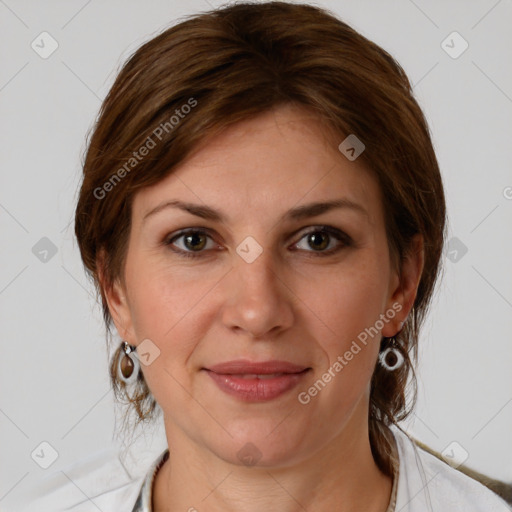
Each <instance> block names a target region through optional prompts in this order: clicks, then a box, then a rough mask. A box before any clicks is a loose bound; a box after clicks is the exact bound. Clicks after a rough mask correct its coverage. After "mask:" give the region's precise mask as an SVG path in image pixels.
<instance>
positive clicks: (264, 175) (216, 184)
mask: <svg viewBox="0 0 512 512" xmlns="http://www.w3.org/2000/svg"><path fill="white" fill-rule="evenodd" d="M338 138H339V140H338ZM338 138H336V136H335V135H334V134H333V133H332V132H330V131H327V130H325V127H324V126H323V125H322V123H321V122H320V120H319V119H318V117H317V116H315V115H314V114H313V113H312V112H311V111H308V110H305V109H302V108H299V107H295V106H285V107H279V108H277V109H274V110H272V111H269V112H266V113H264V114H260V115H258V116H256V117H254V118H251V119H249V120H244V121H240V122H238V123H236V124H234V125H232V126H230V127H229V128H227V129H226V130H224V131H223V132H222V133H221V134H219V135H216V136H215V137H212V138H210V139H207V140H205V141H204V142H203V143H202V144H200V145H199V146H198V147H197V148H196V149H195V150H194V151H193V152H192V153H191V155H189V156H188V158H187V159H186V160H185V161H184V162H182V163H181V164H180V165H179V166H177V167H176V168H175V169H174V170H173V171H172V173H171V174H170V175H169V176H167V177H166V178H164V180H162V181H161V182H159V183H157V184H156V185H153V186H151V187H148V188H146V189H143V190H141V191H140V192H139V193H138V194H137V195H136V197H135V199H134V204H133V208H134V217H140V216H143V215H144V214H145V212H147V211H148V210H150V209H151V208H154V207H155V206H156V205H157V204H158V203H160V202H162V201H166V200H169V199H173V198H179V199H183V200H187V201H193V202H196V203H205V204H208V205H211V206H214V207H218V208H219V209H222V210H227V209H229V208H233V210H234V211H236V212H237V214H238V215H240V214H242V213H249V212H250V213H252V214H254V211H258V212H260V213H263V212H270V211H273V212H275V213H278V212H282V211H283V210H285V209H288V208H291V207H293V206H295V205H297V204H300V203H301V202H312V201H320V200H326V199H327V200H328V199H339V198H341V197H343V198H346V199H349V200H352V201H354V202H358V203H364V204H365V208H366V209H367V210H368V212H369V214H370V216H378V215H379V214H380V192H379V189H378V185H377V182H376V180H375V178H374V177H373V175H372V173H371V172H369V170H368V169H367V168H366V167H365V165H364V164H363V163H362V161H361V160H357V159H356V160H355V161H349V160H348V159H347V158H346V157H345V156H344V155H343V154H342V153H341V152H340V151H339V150H338V145H339V144H340V142H341V141H342V140H343V138H344V137H342V136H340V137H338Z"/></svg>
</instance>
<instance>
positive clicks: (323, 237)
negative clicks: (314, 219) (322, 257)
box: [307, 231, 329, 251]
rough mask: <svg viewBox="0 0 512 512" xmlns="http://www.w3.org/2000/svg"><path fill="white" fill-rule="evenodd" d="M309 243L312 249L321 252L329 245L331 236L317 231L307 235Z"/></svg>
mask: <svg viewBox="0 0 512 512" xmlns="http://www.w3.org/2000/svg"><path fill="white" fill-rule="evenodd" d="M307 236H308V237H309V238H308V243H309V245H310V246H311V247H313V248H315V249H319V250H321V251H322V250H324V249H325V248H326V247H328V245H329V235H328V234H327V233H323V232H321V231H315V232H314V233H310V234H309V235H307Z"/></svg>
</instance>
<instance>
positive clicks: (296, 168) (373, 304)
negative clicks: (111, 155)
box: [105, 105, 423, 512]
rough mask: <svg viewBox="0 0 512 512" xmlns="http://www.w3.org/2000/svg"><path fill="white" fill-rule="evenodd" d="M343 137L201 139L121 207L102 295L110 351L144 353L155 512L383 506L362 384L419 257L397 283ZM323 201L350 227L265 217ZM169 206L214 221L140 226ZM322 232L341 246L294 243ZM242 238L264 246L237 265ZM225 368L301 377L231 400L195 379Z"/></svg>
mask: <svg viewBox="0 0 512 512" xmlns="http://www.w3.org/2000/svg"><path fill="white" fill-rule="evenodd" d="M343 138H344V137H342V138H339V140H333V138H332V137H331V136H330V135H328V132H326V131H325V130H323V128H322V125H321V124H320V123H319V121H318V120H317V119H316V118H315V117H314V116H313V115H312V114H311V113H309V112H308V111H306V110H304V109H301V108H300V107H296V106H290V105H288V106H280V107H278V108H275V109H274V110H273V111H271V112H267V113H265V114H262V115H259V116H257V117H254V118H252V119H250V120H248V121H242V122H239V123H237V125H234V126H232V127H231V128H229V129H228V130H227V131H225V132H223V133H222V134H220V135H217V136H215V137H214V138H211V139H209V140H208V141H206V142H205V143H204V144H203V145H201V146H200V147H199V148H198V149H197V150H196V151H195V152H194V153H193V154H192V155H191V156H190V157H189V158H188V159H187V160H186V161H185V162H183V163H182V164H181V165H180V166H179V167H177V168H176V170H175V171H173V173H172V175H170V176H168V177H167V178H166V179H164V180H163V181H161V182H160V183H158V184H157V185H155V186H152V187H150V188H146V189H143V190H142V191H140V192H138V193H137V195H136V196H135V198H134V202H133V206H132V207H133V216H132V226H131V232H130V239H129V247H128V252H127V259H126V266H125V269H124V270H125V273H124V279H123V281H124V282H117V283H116V284H115V286H114V287H113V288H112V289H110V290H105V291H106V294H107V300H108V304H109V308H110V311H111V313H112V317H113V320H114V323H115V325H116V328H117V330H118V332H119V334H120V336H121V337H122V339H124V340H126V341H128V342H129V343H130V344H132V345H135V346H137V345H138V344H139V343H140V342H141V341H142V340H144V339H146V338H149V339H150V340H151V342H152V343H154V344H155V345H156V346H157V347H158V348H159V350H160V355H159V356H158V357H157V358H156V359H154V361H153V362H152V363H151V364H150V365H148V366H145V365H142V370H143V373H144V377H145V379H146V381H147V383H148V386H149V388H150V390H151V392H152V393H153V395H154V397H155V399H156V400H157V402H158V404H159V405H160V407H161V408H162V410H163V414H164V423H165V430H166V437H167V442H168V446H169V448H170V459H169V460H168V461H167V462H166V463H165V464H164V466H163V467H162V469H161V470H160V471H159V473H158V474H157V477H156V481H155V485H154V491H153V492H154V495H153V506H154V509H155V510H157V511H163V510H169V511H178V510H180V511H185V510H194V509H197V510H198V511H203V510H208V511H223V512H225V511H234V510H237V511H240V510H243V511H247V512H252V511H261V510H279V511H284V512H295V511H304V510H315V511H320V512H321V511H327V510H329V511H331V510H342V511H344V512H350V511H356V510H359V511H360V510H366V511H369V512H372V511H375V512H377V511H379V512H384V511H385V510H386V508H387V506H388V503H389V500H390V495H391V485H392V480H391V478H389V477H387V476H385V475H384V474H382V473H381V472H380V471H379V469H378V468H377V466H376V464H375V462H374V459H373V457H372V454H371V450H370V443H369V437H368V407H369V394H370V379H371V375H372V373H373V370H374V367H375V364H376V362H377V358H378V352H379V342H380V339H381V336H386V337H390V336H393V335H395V334H396V333H397V332H398V331H399V330H400V328H401V322H403V321H405V319H406V317H407V315H408V313H409V311H410V309H411V308H412V305H413V302H414V298H415V296H416V291H417V287H418V283H419V279H420V276H421V272H422V269H423V246H422V239H421V237H419V236H418V237H416V239H415V248H416V250H415V251H412V252H411V254H410V255H409V256H408V257H407V258H406V260H405V262H404V264H403V267H402V269H401V276H399V274H398V272H397V271H396V270H395V269H394V267H393V265H392V263H391V259H390V256H389V248H388V243H387V239H386V234H385V226H384V213H383V201H382V198H381V194H380V190H379V187H378V184H377V181H376V180H375V178H374V177H373V175H372V174H371V173H370V172H369V170H368V169H366V168H365V166H364V164H363V163H362V159H356V160H355V161H349V160H348V159H347V158H345V156H344V155H342V154H341V153H340V151H339V150H338V148H337V147H338V144H339V143H340V142H341V141H342V140H343ZM339 198H348V199H350V200H352V201H354V202H356V203H358V204H359V205H361V206H362V207H363V208H364V209H365V210H366V214H364V213H360V212H358V211H357V210H355V209H349V208H339V209H332V210H330V211H327V212H324V213H322V214H320V215H317V216H314V217H309V218H306V219H302V220H296V221H281V220H280V218H281V216H282V215H283V214H284V213H285V212H287V211H288V210H290V209H292V208H295V207H297V206H300V205H304V204H308V203H312V202H317V201H328V200H332V199H339ZM171 199H177V200H181V201H187V202H191V203H195V204H199V205H207V206H209V207H211V208H214V209H215V210H219V211H221V212H222V213H223V214H224V215H225V217H226V218H225V220H224V221H223V222H219V221H214V220H207V219H203V218H199V217H197V216H195V215H192V214H191V213H189V212H185V211H183V210H181V209H178V208H166V209H163V210H161V211H160V212H159V213H155V214H153V215H150V216H148V217H147V218H146V219H145V220H143V217H144V216H145V215H146V214H147V213H148V212H149V211H150V210H152V209H153V208H155V207H156V206H158V205H159V204H160V203H162V202H165V201H167V200H171ZM321 226H331V227H333V228H335V229H338V230H341V231H342V232H344V233H346V234H347V235H349V236H350V237H351V239H352V242H351V243H348V244H347V243H344V242H343V241H338V240H337V239H336V238H335V237H334V236H329V235H326V238H325V239H323V238H322V236H321V233H317V235H316V236H317V238H316V239H313V240H311V237H308V236H306V235H307V233H309V232H311V231H315V232H317V231H316V230H317V229H318V228H319V227H321ZM200 227H202V228H208V229H209V230H210V232H209V233H208V236H203V237H201V236H199V238H197V236H196V238H195V239H192V240H189V241H188V243H187V239H186V237H181V238H177V239H174V242H173V244H174V245H165V242H166V241H168V240H170V239H171V238H173V237H174V236H176V234H177V232H178V231H179V230H182V229H186V228H200ZM248 236H251V237H253V238H254V239H255V240H256V241H257V243H258V244H259V245H260V246H261V247H262V249H263V252H262V253H261V254H260V255H259V257H258V258H256V260H255V261H253V262H252V263H248V262H247V261H245V260H244V259H243V258H241V257H240V256H239V255H238V253H237V252H236V248H237V247H238V246H239V244H241V242H242V241H243V240H244V239H245V238H246V237H248ZM209 237H211V238H209ZM322 244H325V245H322ZM171 247H174V248H175V249H176V250H178V251H179V250H180V249H181V250H182V251H188V252H192V253H195V254H199V257H197V258H187V257H184V256H180V255H179V254H177V253H175V252H173V251H172V249H171ZM336 247H338V248H339V250H338V251H337V252H335V253H332V254H329V255H323V256H322V251H323V252H324V253H326V252H328V251H330V250H331V249H334V248H336ZM198 251H199V252H198ZM201 251H202V252H201ZM400 277H401V279H400ZM393 304H395V308H396V307H397V306H396V304H399V305H400V306H401V310H400V311H399V312H398V313H396V315H394V318H392V319H389V320H388V321H387V322H385V324H384V326H383V328H382V330H381V331H380V332H379V335H377V336H375V337H374V338H373V339H371V338H370V340H369V342H368V344H367V345H366V346H365V347H364V346H362V350H361V351H360V352H359V353H358V354H357V355H355V356H354V357H353V359H352V360H351V361H350V362H349V363H348V364H347V365H346V366H345V367H344V368H343V370H342V371H340V372H337V373H336V376H335V377H334V378H332V380H331V381H330V382H329V383H328V384H327V385H326V386H325V387H324V388H323V389H322V390H321V391H320V392H319V393H318V394H317V395H316V396H314V397H312V398H311V401H310V402H309V403H308V404H302V403H300V402H299V400H298V399H297V395H298V393H299V392H300V391H306V390H307V389H308V388H309V387H310V386H312V384H313V383H314V382H315V381H317V380H318V379H319V378H320V377H321V376H322V374H323V373H324V372H326V371H327V370H328V369H329V368H330V367H332V365H333V364H334V362H335V361H336V360H337V358H338V356H340V355H343V354H344V353H345V352H346V351H347V350H348V349H349V348H350V346H351V343H352V341H353V340H355V339H357V336H358V334H360V333H361V332H362V331H364V329H365V328H368V327H370V326H374V325H375V322H376V321H377V320H378V319H379V317H380V315H381V314H386V312H387V311H388V310H390V309H392V307H393ZM239 358H244V359H249V360H252V361H265V360H269V359H280V360H287V361H291V362H294V363H297V364H303V365H305V366H308V367H311V368H312V370H310V372H309V373H308V374H307V375H306V376H305V377H304V379H303V381H302V383H301V384H300V385H299V386H298V387H297V388H294V389H293V390H291V391H289V392H287V393H286V394H285V395H281V396H280V397H278V398H276V399H273V400H270V401H267V402H260V403H255V402H249V403H247V402H242V401H240V400H239V399H237V398H235V397H233V396H230V395H227V394H225V393H224V392H223V391H221V390H220V389H219V388H218V387H217V386H216V385H215V383H214V382H213V381H212V379H211V378H210V377H209V376H208V374H207V373H206V372H205V371H204V370H202V368H204V367H208V366H211V365H213V364H215V363H219V362H223V361H229V360H233V359H239ZM246 443H252V445H254V446H256V447H257V450H258V453H259V454H260V458H259V460H258V462H257V463H256V464H255V465H253V466H246V465H244V463H243V462H242V461H241V460H239V458H238V456H237V452H238V451H239V450H240V449H241V448H242V447H244V446H245V445H246ZM192 507H195V508H192Z"/></svg>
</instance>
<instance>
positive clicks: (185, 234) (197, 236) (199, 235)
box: [164, 229, 215, 258]
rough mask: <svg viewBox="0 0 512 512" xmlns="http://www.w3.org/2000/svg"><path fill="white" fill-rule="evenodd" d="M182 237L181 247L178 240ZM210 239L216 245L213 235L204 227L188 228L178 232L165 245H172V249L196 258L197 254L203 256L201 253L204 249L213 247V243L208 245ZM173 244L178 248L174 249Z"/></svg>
mask: <svg viewBox="0 0 512 512" xmlns="http://www.w3.org/2000/svg"><path fill="white" fill-rule="evenodd" d="M180 239H181V243H182V246H181V247H180V246H179V244H177V243H176V241H178V240H180ZM208 239H209V240H210V241H211V242H212V244H213V246H215V244H214V242H213V240H212V238H211V236H210V235H209V234H208V232H207V231H205V230H204V229H188V230H186V231H182V232H181V233H178V234H177V235H175V236H173V237H172V238H170V239H167V240H166V241H165V242H164V243H165V245H168V246H171V250H173V251H174V252H177V253H179V254H180V255H183V256H188V257H191V258H194V257H196V256H201V254H200V253H201V252H203V249H212V248H213V247H212V245H210V246H208ZM172 246H176V247H177V248H176V249H174V248H173V247H172ZM195 253H198V254H195Z"/></svg>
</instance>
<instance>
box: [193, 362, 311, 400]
mask: <svg viewBox="0 0 512 512" xmlns="http://www.w3.org/2000/svg"><path fill="white" fill-rule="evenodd" d="M203 370H205V371H206V372H207V374H208V375H209V376H210V377H211V379H212V380H213V381H214V382H215V384H216V385H217V386H218V388H219V389H220V390H221V391H223V392H225V393H227V394H228V395H231V396H234V397H236V398H238V399H239V400H242V401H244V402H265V401H269V400H273V399H275V398H277V397H279V396H281V395H283V394H285V393H287V392H288V391H290V390H291V389H293V388H294V387H295V386H297V385H298V384H299V382H301V381H302V380H303V378H304V376H305V375H306V374H307V373H309V370H311V368H308V367H306V366H300V365H296V364H293V363H289V362H287V361H265V362H261V363H255V362H250V361H246V360H237V361H227V362H225V363H220V364H217V365H214V366H212V367H211V368H203ZM274 374H275V375H274ZM258 375H261V376H265V377H262V378H258Z"/></svg>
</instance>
